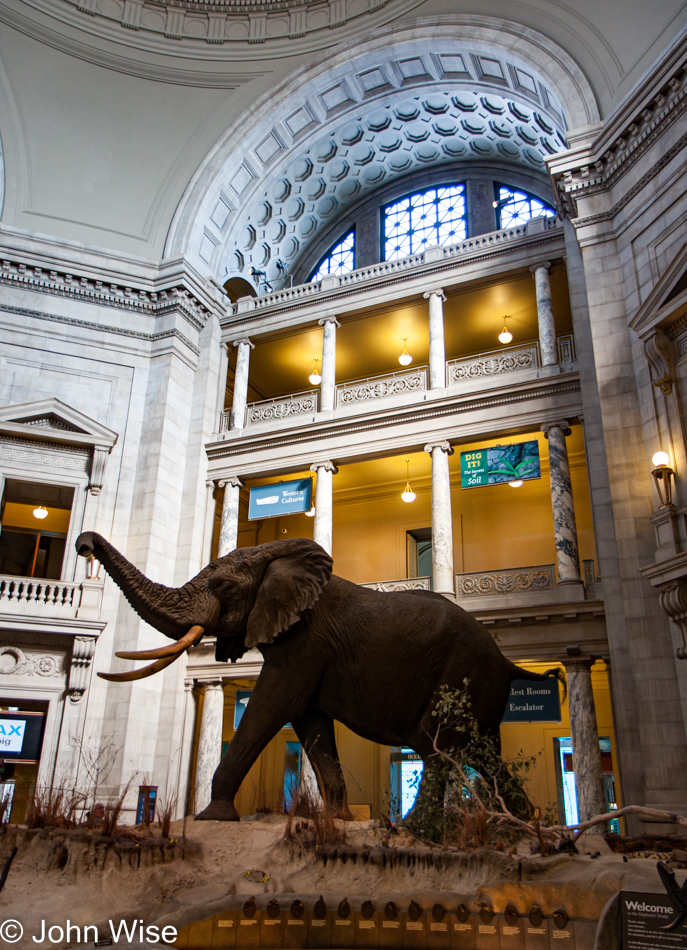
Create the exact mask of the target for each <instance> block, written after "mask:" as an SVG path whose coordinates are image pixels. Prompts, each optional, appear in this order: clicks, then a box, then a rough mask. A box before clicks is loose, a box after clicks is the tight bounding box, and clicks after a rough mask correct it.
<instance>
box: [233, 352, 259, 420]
mask: <svg viewBox="0 0 687 950" xmlns="http://www.w3.org/2000/svg"><path fill="white" fill-rule="evenodd" d="M234 346H237V347H238V353H237V354H236V372H235V373H234V401H233V403H232V406H231V427H232V429H243V426H244V424H245V421H246V404H247V402H248V364H249V362H250V351H251V350H252V349H254V347H255V344H253V343H251V341H250V340H248V339H245V340H234Z"/></svg>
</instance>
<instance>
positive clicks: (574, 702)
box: [563, 656, 607, 834]
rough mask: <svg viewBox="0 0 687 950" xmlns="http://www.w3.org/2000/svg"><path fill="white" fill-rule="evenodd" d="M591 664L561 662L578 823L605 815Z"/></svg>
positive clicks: (601, 829) (586, 659)
mask: <svg viewBox="0 0 687 950" xmlns="http://www.w3.org/2000/svg"><path fill="white" fill-rule="evenodd" d="M593 662H594V660H593V659H592V657H588V656H586V657H585V656H581V657H575V658H574V659H566V660H564V661H563V663H564V665H565V671H566V673H567V676H568V710H569V712H570V733H571V738H572V744H573V769H574V772H575V783H576V785H577V807H578V811H579V816H580V821H586V820H587V819H588V818H593V817H594V815H603V814H604V813H605V812H606V796H605V795H604V780H603V771H602V768H601V751H600V749H599V731H598V727H597V724H596V709H595V707H594V693H593V691H592V674H591V666H592V663H593ZM590 830H591V831H592V832H594V833H596V834H604V833H605V832H606V830H607V826H606V825H597V826H596V827H595V828H593V829H590Z"/></svg>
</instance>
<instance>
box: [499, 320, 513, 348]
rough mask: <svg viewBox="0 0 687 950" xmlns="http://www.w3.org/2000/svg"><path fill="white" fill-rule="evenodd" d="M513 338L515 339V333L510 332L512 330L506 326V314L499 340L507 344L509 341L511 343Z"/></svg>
mask: <svg viewBox="0 0 687 950" xmlns="http://www.w3.org/2000/svg"><path fill="white" fill-rule="evenodd" d="M512 339H513V334H512V333H511V332H510V330H509V329H508V327H507V326H506V317H505V315H504V318H503V330H501V332H500V333H499V342H500V343H503V345H504V346H505V345H506V344H507V343H510V341H511V340H512Z"/></svg>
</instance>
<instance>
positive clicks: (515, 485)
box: [508, 478, 522, 488]
mask: <svg viewBox="0 0 687 950" xmlns="http://www.w3.org/2000/svg"><path fill="white" fill-rule="evenodd" d="M508 484H509V485H510V487H511V488H520V487H521V486H522V479H521V478H516V479H515V481H512V482H508Z"/></svg>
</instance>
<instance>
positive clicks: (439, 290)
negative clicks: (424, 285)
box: [422, 287, 446, 300]
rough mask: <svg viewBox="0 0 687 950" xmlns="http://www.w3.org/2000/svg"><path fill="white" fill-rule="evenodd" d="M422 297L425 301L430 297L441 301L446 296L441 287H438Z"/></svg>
mask: <svg viewBox="0 0 687 950" xmlns="http://www.w3.org/2000/svg"><path fill="white" fill-rule="evenodd" d="M422 296H423V297H424V298H425V300H429V298H430V297H441V299H442V300H446V294H445V293H444V291H443V290H442V288H441V287H438V288H437V289H436V290H428V291H427V293H425V294H423V295H422Z"/></svg>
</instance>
